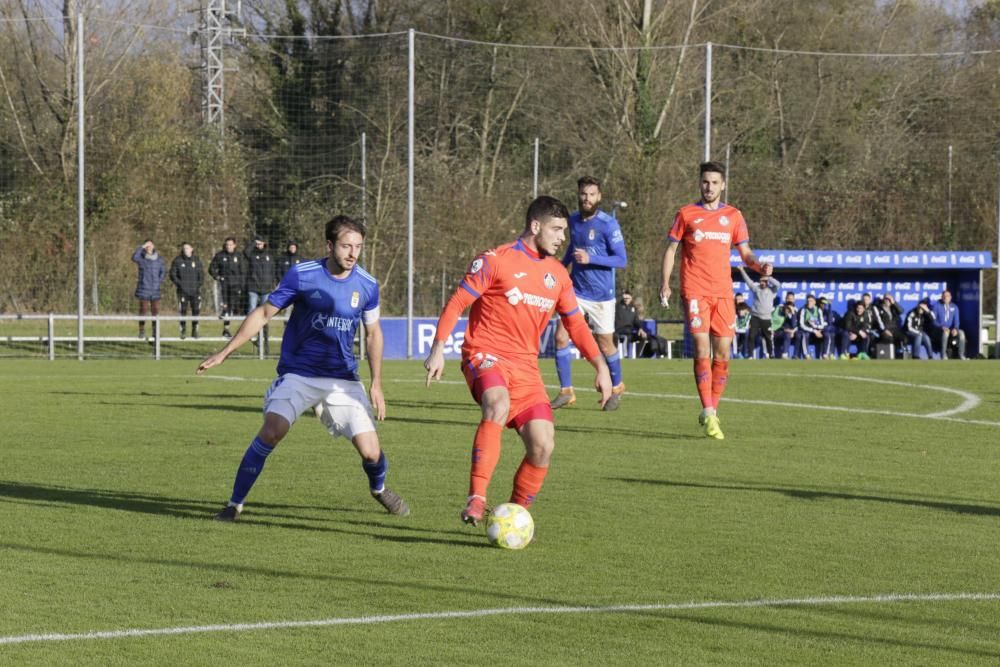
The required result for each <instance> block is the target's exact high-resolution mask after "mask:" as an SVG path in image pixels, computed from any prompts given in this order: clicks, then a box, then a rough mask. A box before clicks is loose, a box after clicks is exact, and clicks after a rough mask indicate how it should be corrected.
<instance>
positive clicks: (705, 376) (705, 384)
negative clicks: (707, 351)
mask: <svg viewBox="0 0 1000 667" xmlns="http://www.w3.org/2000/svg"><path fill="white" fill-rule="evenodd" d="M694 384H695V386H696V387H697V388H698V396H699V397H701V407H703V408H714V407H715V402H714V401H713V400H712V360H711V359H695V360H694Z"/></svg>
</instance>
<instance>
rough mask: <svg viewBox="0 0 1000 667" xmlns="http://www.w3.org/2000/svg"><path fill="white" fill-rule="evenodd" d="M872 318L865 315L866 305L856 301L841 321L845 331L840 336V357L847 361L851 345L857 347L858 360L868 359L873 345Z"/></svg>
mask: <svg viewBox="0 0 1000 667" xmlns="http://www.w3.org/2000/svg"><path fill="white" fill-rule="evenodd" d="M871 321H872V318H871V316H870V315H866V313H865V304H864V302H862V301H855V302H854V307H853V308H852V309H851V310H849V311H847V314H846V315H844V319H843V320H842V321H841V328H842V329H843V331H842V332H841V334H840V357H841V358H842V359H846V358H847V357H848V356H849V354H848V348H849V347H850V345H851V343H854V345H855V347H857V350H858V352H857V358H858V359H868V358H869V354H870V353H871V343H872V325H871Z"/></svg>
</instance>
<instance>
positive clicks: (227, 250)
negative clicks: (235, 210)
mask: <svg viewBox="0 0 1000 667" xmlns="http://www.w3.org/2000/svg"><path fill="white" fill-rule="evenodd" d="M246 265H247V262H246V258H245V257H244V256H243V255H242V254H241V253H238V252H236V239H234V238H233V237H232V236H230V237H229V238H227V239H226V241H225V243H224V244H223V248H222V250H220V251H219V252H217V253H215V257H213V258H212V263H211V264H209V266H208V273H209V274H210V275H211V276H212V277H213V278H215V280H216V281H217V282H218V283H219V293H220V294H219V296H220V298H221V303H220V304H219V317H221V318H222V335H223V336H225V337H226V338H229V337H230V336H232V334H231V333H230V332H229V318H230V317H231V316H232V315H239V314H240V312H241V311H240V308H242V304H243V285H244V283H245V282H246Z"/></svg>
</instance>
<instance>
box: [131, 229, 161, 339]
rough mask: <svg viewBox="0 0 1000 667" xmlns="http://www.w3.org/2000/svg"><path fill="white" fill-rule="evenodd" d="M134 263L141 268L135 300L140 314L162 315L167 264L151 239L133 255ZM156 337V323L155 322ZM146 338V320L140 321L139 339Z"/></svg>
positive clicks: (154, 333) (154, 331) (154, 332)
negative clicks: (162, 285)
mask: <svg viewBox="0 0 1000 667" xmlns="http://www.w3.org/2000/svg"><path fill="white" fill-rule="evenodd" d="M132 261H133V262H135V263H136V266H138V267H139V276H138V280H137V281H136V286H135V298H136V299H138V300H139V314H140V315H145V314H146V313H149V314H151V315H152V316H153V317H156V316H157V315H159V314H160V283H162V282H163V279H164V278H165V277H166V275H167V263H166V262H165V261H163V258H162V257H160V255H159V253H157V252H156V246H155V245H154V244H153V241H152V240H151V239H146V240H145V241H144V242H143V244H142V245H141V246H139V247H138V248H136V249H135V252H134V253H132ZM153 335H154V336H155V335H156V322H155V321H154V322H153ZM145 337H146V320H139V338H145Z"/></svg>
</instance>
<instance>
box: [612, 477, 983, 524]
mask: <svg viewBox="0 0 1000 667" xmlns="http://www.w3.org/2000/svg"><path fill="white" fill-rule="evenodd" d="M605 479H608V480H609V481H613V482H626V483H628V484H652V485H655V486H673V487H680V488H690V489H713V490H722V491H751V492H755V493H777V494H781V495H783V496H787V497H789V498H796V499H799V500H861V501H865V502H876V503H890V504H893V505H906V506H909V507H922V508H926V509H934V510H942V511H945V512H954V513H956V514H969V515H975V516H1000V507H993V506H989V505H973V504H970V503H953V502H944V501H939V500H920V499H917V498H893V497H891V496H875V495H871V494H867V493H844V492H841V491H817V490H811V489H795V488H788V487H777V486H749V485H742V484H702V483H697V482H676V481H672V480H669V479H638V478H632V477H607V478H605Z"/></svg>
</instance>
